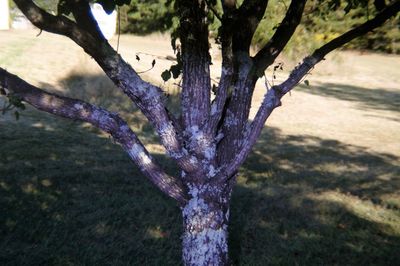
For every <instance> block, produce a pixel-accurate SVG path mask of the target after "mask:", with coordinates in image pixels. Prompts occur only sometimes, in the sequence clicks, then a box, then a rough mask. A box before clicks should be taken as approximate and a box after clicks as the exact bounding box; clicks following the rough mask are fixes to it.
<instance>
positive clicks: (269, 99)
mask: <svg viewBox="0 0 400 266" xmlns="http://www.w3.org/2000/svg"><path fill="white" fill-rule="evenodd" d="M399 11H400V1H396V2H394V3H393V4H391V5H389V6H387V7H386V8H385V9H383V10H382V11H381V12H380V13H379V14H377V15H376V16H375V17H374V18H373V19H371V20H369V21H367V22H365V23H363V24H361V25H360V26H358V27H355V28H354V29H352V30H350V31H348V32H346V33H344V34H343V35H341V36H339V37H337V38H335V39H333V40H332V41H330V42H328V43H326V44H325V45H323V46H322V47H320V48H319V49H317V50H315V51H314V53H313V54H312V55H311V56H308V57H306V58H305V59H304V60H303V62H302V63H301V64H300V65H299V66H297V67H296V68H295V69H294V70H293V71H292V72H291V74H290V75H289V77H288V79H286V80H285V81H284V82H282V83H281V84H279V85H276V86H273V87H272V88H271V89H270V90H269V91H268V92H267V93H266V94H265V96H264V100H263V102H262V104H261V106H260V108H259V110H258V111H257V114H256V116H255V118H254V120H253V122H252V124H251V127H250V129H249V130H248V132H247V134H246V136H245V141H243V143H242V145H241V149H240V151H239V152H238V153H237V155H236V156H235V158H234V159H233V160H232V162H231V163H230V164H229V165H228V166H227V168H226V169H225V170H224V171H221V175H220V178H219V180H220V181H224V180H226V179H227V178H228V177H230V176H232V175H233V174H234V173H235V172H236V171H237V169H238V168H239V167H240V165H241V164H242V163H243V162H244V161H245V159H246V158H247V156H248V154H249V153H250V151H251V149H252V148H253V146H254V144H255V142H256V141H257V139H258V137H259V135H260V133H261V130H262V129H263V127H264V124H265V121H266V120H267V119H268V117H269V116H270V114H271V113H272V111H273V110H274V109H275V108H276V107H278V106H280V105H281V101H280V100H281V98H282V97H283V96H284V95H285V94H286V93H288V92H289V91H290V90H292V89H293V88H294V87H295V86H296V85H297V84H298V83H299V82H300V81H301V80H302V78H303V77H304V76H305V75H306V74H307V73H308V72H309V71H310V70H311V69H312V68H313V67H314V66H315V65H316V64H317V63H318V62H320V61H321V60H323V58H324V56H325V55H327V54H328V53H329V52H331V51H333V50H335V49H337V48H339V47H341V46H343V45H344V44H346V43H348V42H350V41H351V40H353V39H355V38H357V37H359V36H362V35H364V34H366V33H368V32H369V31H371V30H373V29H375V28H377V27H379V26H381V25H382V24H383V23H384V22H385V21H387V20H388V19H390V18H391V17H394V16H395V15H396V14H397V13H398V12H399Z"/></svg>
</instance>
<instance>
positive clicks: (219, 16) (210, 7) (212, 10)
mask: <svg viewBox="0 0 400 266" xmlns="http://www.w3.org/2000/svg"><path fill="white" fill-rule="evenodd" d="M205 2H206V4H207V7H208V8H209V9H210V10H211V12H213V14H214V16H215V17H216V18H217V19H218V20H219V21H222V16H221V15H220V14H219V13H218V10H216V9H215V7H214V6H213V5H212V4H211V3H210V1H209V0H205Z"/></svg>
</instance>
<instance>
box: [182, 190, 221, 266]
mask: <svg viewBox="0 0 400 266" xmlns="http://www.w3.org/2000/svg"><path fill="white" fill-rule="evenodd" d="M190 194H191V199H190V200H189V202H188V203H187V204H186V205H185V206H184V207H183V208H182V214H183V229H184V232H183V237H182V240H183V250H182V251H183V254H182V255H183V262H184V265H190V266H203V265H228V261H229V260H228V219H229V208H228V199H227V197H226V196H224V193H223V192H222V191H221V189H220V188H218V187H216V186H214V187H213V186H211V185H209V184H207V185H193V186H190Z"/></svg>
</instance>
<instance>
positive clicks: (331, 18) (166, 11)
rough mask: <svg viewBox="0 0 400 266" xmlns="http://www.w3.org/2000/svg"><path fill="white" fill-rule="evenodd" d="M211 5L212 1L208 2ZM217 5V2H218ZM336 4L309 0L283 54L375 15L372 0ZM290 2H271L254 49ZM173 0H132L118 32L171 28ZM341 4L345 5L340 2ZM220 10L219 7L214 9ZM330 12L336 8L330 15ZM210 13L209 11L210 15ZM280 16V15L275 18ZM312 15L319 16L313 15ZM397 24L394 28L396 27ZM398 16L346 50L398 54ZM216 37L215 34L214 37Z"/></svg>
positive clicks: (215, 27)
mask: <svg viewBox="0 0 400 266" xmlns="http://www.w3.org/2000/svg"><path fill="white" fill-rule="evenodd" d="M209 2H210V4H211V3H212V2H213V1H209ZM217 2H219V1H217ZM335 2H336V1H331V3H329V2H326V1H325V2H323V3H322V4H321V3H320V1H319V0H310V1H308V4H307V6H306V13H305V16H304V17H303V20H302V23H301V24H300V26H299V27H298V29H297V34H295V35H294V36H293V38H292V40H291V42H290V43H289V45H288V46H287V47H286V49H285V52H286V54H287V55H289V56H291V55H294V54H296V53H299V52H306V51H304V49H308V51H311V50H313V49H315V48H316V47H318V46H321V45H322V44H323V43H325V42H326V41H329V40H331V39H333V38H335V37H337V36H339V35H340V34H342V33H344V32H345V30H346V29H349V28H351V27H353V26H356V25H359V24H361V23H363V22H364V21H366V20H367V19H368V18H372V17H373V16H374V15H375V14H374V13H373V12H374V10H375V9H374V8H373V6H372V5H373V2H374V1H359V2H361V3H364V4H358V5H359V6H357V7H351V8H350V7H348V11H347V10H346V6H334V4H335ZM289 4H290V1H283V0H270V1H269V4H268V5H269V9H268V10H267V12H266V13H265V15H264V19H263V20H262V22H261V24H260V26H259V28H258V30H257V32H256V34H255V35H254V38H253V45H254V46H262V45H263V44H265V42H266V41H267V40H268V38H269V37H270V36H271V35H272V33H273V32H274V31H275V29H276V27H277V26H278V23H279V21H281V19H282V17H283V16H284V14H285V12H286V9H287V7H288V5H289ZM173 5H174V0H132V2H131V5H129V6H124V7H123V8H122V9H121V30H122V32H124V33H134V34H140V35H145V34H148V33H152V32H156V31H161V32H166V31H170V30H171V29H173V28H174V27H175V26H176V24H177V21H174V19H173V18H174V14H173V12H174V8H173ZM342 5H344V3H342ZM215 8H216V9H217V11H220V7H219V6H218V4H217V5H216V6H215ZM332 9H335V11H334V12H332ZM210 13H211V14H212V12H210ZM276 14H280V16H276ZM315 14H318V16H316V15H315ZM210 19H213V21H214V23H213V24H212V25H211V26H210V27H212V29H211V30H213V31H214V32H215V33H216V32H217V31H218V27H219V26H220V21H219V20H218V18H216V17H215V16H212V17H211V18H210ZM396 23H397V25H395V24H396ZM399 29H400V17H399V16H398V18H397V20H392V21H390V22H388V23H386V24H385V25H384V26H383V27H381V28H379V29H377V30H374V31H373V32H371V33H369V34H367V35H366V36H363V37H361V38H358V39H356V40H354V41H352V42H350V43H349V44H348V45H346V46H345V47H346V48H349V49H361V50H374V51H381V52H386V53H396V54H400V30H399ZM215 35H217V34H215Z"/></svg>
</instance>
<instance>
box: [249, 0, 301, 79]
mask: <svg viewBox="0 0 400 266" xmlns="http://www.w3.org/2000/svg"><path fill="white" fill-rule="evenodd" d="M306 2H307V0H292V2H291V3H290V6H289V9H288V10H287V12H286V15H285V17H284V18H283V20H282V22H281V23H280V24H279V26H278V27H277V29H276V31H275V33H274V35H273V36H272V37H271V39H270V40H269V41H268V43H267V44H266V45H265V46H264V47H263V48H262V49H261V50H260V51H259V52H258V53H257V54H256V55H255V57H254V62H255V68H256V71H255V73H262V72H264V70H265V69H266V68H267V67H268V66H270V65H271V64H272V63H274V61H275V59H276V57H277V56H278V55H279V54H280V53H281V51H282V50H283V48H285V46H286V44H287V43H288V42H289V40H290V38H291V37H292V36H293V34H294V32H295V30H296V28H297V26H298V25H299V24H300V21H301V17H302V15H303V11H304V6H305V4H306Z"/></svg>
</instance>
